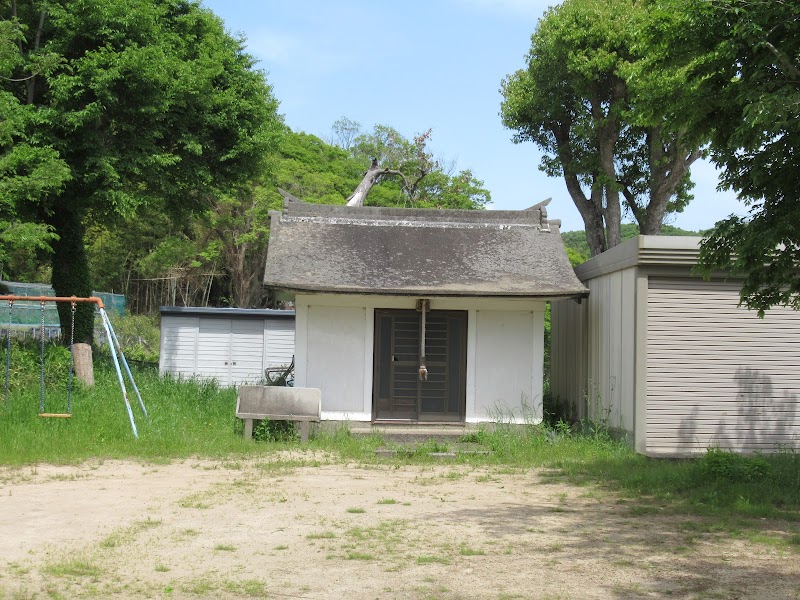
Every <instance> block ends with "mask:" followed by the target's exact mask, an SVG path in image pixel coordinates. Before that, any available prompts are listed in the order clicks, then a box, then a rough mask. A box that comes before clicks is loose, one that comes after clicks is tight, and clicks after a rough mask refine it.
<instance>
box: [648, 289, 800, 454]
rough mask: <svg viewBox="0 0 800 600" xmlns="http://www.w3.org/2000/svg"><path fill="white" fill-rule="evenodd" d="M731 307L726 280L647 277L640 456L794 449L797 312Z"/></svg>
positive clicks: (798, 423)
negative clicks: (643, 425)
mask: <svg viewBox="0 0 800 600" xmlns="http://www.w3.org/2000/svg"><path fill="white" fill-rule="evenodd" d="M738 302H739V285H738V284H737V283H736V282H722V281H698V280H694V279H691V280H690V279H668V278H656V277H651V278H650V280H649V285H648V301H647V313H648V316H647V318H648V323H647V413H646V414H647V450H648V451H649V452H653V453H677V452H703V451H705V450H706V448H709V447H714V446H719V447H722V448H731V449H736V450H742V451H747V452H757V451H762V450H763V451H770V450H776V449H778V448H780V447H781V446H785V447H794V448H797V447H798V439H799V438H800V410H798V402H797V397H798V392H797V390H798V389H800V336H798V334H797V332H798V331H800V311H796V310H792V309H789V308H785V307H774V308H772V309H770V310H769V311H768V312H767V314H766V315H765V317H764V318H763V319H759V318H758V315H757V314H756V312H755V311H750V310H747V309H745V308H740V307H738V306H737V304H738Z"/></svg>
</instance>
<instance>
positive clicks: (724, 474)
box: [700, 448, 772, 483]
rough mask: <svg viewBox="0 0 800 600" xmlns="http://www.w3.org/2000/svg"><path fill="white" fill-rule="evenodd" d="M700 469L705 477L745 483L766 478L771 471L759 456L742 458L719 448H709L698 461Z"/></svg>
mask: <svg viewBox="0 0 800 600" xmlns="http://www.w3.org/2000/svg"><path fill="white" fill-rule="evenodd" d="M700 469H701V470H702V472H703V473H704V474H705V475H707V476H709V477H711V478H714V479H717V480H725V481H729V482H731V483H745V482H751V481H758V480H760V479H764V478H766V477H767V476H769V475H770V473H771V471H772V465H770V463H769V462H767V461H766V460H765V459H764V458H761V457H759V456H744V455H741V454H734V453H733V452H729V451H726V450H721V449H719V448H709V450H708V452H706V453H705V454H704V455H703V458H702V459H700Z"/></svg>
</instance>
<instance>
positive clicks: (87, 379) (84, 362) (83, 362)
mask: <svg viewBox="0 0 800 600" xmlns="http://www.w3.org/2000/svg"><path fill="white" fill-rule="evenodd" d="M72 356H73V360H74V361H75V377H77V378H78V381H80V382H82V383H83V384H84V385H85V386H87V387H93V386H94V368H93V365H92V347H91V346H90V345H89V344H73V346H72Z"/></svg>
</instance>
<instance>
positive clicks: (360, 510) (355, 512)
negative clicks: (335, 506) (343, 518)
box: [347, 507, 367, 515]
mask: <svg viewBox="0 0 800 600" xmlns="http://www.w3.org/2000/svg"><path fill="white" fill-rule="evenodd" d="M347 512H349V513H350V514H353V515H360V514H363V513H365V512H367V511H366V510H364V509H363V508H359V507H352V508H348V509H347Z"/></svg>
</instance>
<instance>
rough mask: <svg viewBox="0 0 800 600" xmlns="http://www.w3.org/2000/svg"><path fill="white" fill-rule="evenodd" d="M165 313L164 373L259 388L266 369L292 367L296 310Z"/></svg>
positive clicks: (184, 309)
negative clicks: (245, 384) (249, 384)
mask: <svg viewBox="0 0 800 600" xmlns="http://www.w3.org/2000/svg"><path fill="white" fill-rule="evenodd" d="M160 312H161V353H160V359H159V372H160V373H161V374H166V373H169V374H171V375H175V376H177V377H184V378H188V377H197V378H200V379H216V380H217V382H218V383H219V384H220V385H222V386H231V385H238V384H240V383H259V382H260V381H261V380H262V379H263V378H264V371H265V369H267V368H277V367H280V366H288V365H289V364H290V363H291V362H292V357H293V356H294V320H295V314H294V311H293V310H258V309H242V308H191V307H167V306H162V307H161V309H160Z"/></svg>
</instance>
